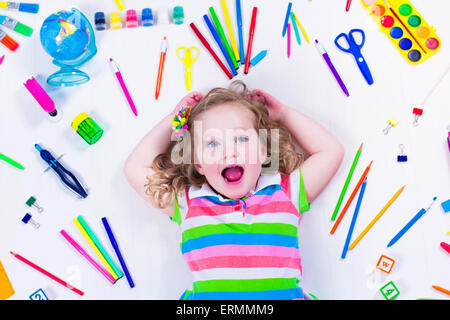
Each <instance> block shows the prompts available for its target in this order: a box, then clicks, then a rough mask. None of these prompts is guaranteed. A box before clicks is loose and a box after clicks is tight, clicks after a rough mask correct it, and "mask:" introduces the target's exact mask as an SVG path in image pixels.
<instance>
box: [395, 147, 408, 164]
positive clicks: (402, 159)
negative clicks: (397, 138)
mask: <svg viewBox="0 0 450 320" xmlns="http://www.w3.org/2000/svg"><path fill="white" fill-rule="evenodd" d="M398 147H399V149H400V154H399V155H398V156H397V162H406V161H408V156H407V155H405V146H404V145H403V144H399V145H398Z"/></svg>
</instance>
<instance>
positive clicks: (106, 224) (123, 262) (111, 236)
mask: <svg viewBox="0 0 450 320" xmlns="http://www.w3.org/2000/svg"><path fill="white" fill-rule="evenodd" d="M102 222H103V226H104V227H105V230H106V233H107V234H108V237H109V241H111V245H112V247H113V248H114V251H115V252H116V255H117V258H118V259H119V262H120V265H121V266H122V269H123V272H124V273H125V277H127V280H128V284H129V285H130V288H133V287H134V282H133V279H132V278H131V275H130V272H129V271H128V268H127V265H126V264H125V260H124V259H123V257H122V254H121V253H120V249H119V245H118V244H117V242H116V239H115V238H114V234H113V233H112V230H111V228H110V227H109V223H108V220H106V217H103V218H102Z"/></svg>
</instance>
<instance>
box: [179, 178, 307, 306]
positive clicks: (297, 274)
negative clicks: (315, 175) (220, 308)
mask: <svg viewBox="0 0 450 320" xmlns="http://www.w3.org/2000/svg"><path fill="white" fill-rule="evenodd" d="M307 210H309V204H308V202H307V200H306V194H305V188H304V185H303V179H302V176H301V173H300V170H295V171H294V172H293V173H292V174H291V175H289V176H283V177H282V176H281V175H280V174H268V175H265V174H262V175H261V176H260V178H259V180H258V184H257V187H256V190H255V191H252V192H250V193H249V194H248V195H247V196H245V197H243V198H241V199H234V200H233V199H227V198H224V197H222V196H221V195H219V194H217V193H216V192H214V190H212V189H211V187H210V186H209V185H208V184H207V183H205V184H204V185H203V186H202V187H201V188H198V187H193V186H192V187H189V188H186V190H185V195H184V196H181V197H180V196H178V197H175V210H174V215H173V217H172V220H173V221H175V222H177V223H178V224H179V226H180V228H181V237H182V239H181V244H180V247H181V253H182V255H183V257H184V258H185V260H186V262H187V264H188V266H189V268H190V270H191V272H192V277H193V284H192V288H191V289H189V290H186V291H185V292H184V293H183V295H182V296H181V299H183V300H184V299H185V300H191V299H195V300H240V299H244V300H277V299H281V300H289V299H305V296H306V297H307V294H306V293H304V292H303V290H302V288H301V287H300V286H299V282H300V280H301V275H302V266H301V259H300V252H299V247H298V225H299V221H300V214H299V212H301V213H302V212H304V211H307Z"/></svg>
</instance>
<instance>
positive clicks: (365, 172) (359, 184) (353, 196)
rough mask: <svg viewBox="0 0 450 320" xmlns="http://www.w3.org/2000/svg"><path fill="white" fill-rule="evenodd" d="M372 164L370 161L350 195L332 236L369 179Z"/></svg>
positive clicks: (335, 224) (332, 230)
mask: <svg viewBox="0 0 450 320" xmlns="http://www.w3.org/2000/svg"><path fill="white" fill-rule="evenodd" d="M372 162H373V160H372V161H370V163H369V165H368V166H367V168H366V170H364V172H363V174H362V175H361V178H360V179H359V181H358V183H357V184H356V187H355V189H354V190H353V192H352V194H351V195H350V198H348V200H347V203H346V204H345V206H344V208H343V209H342V212H341V214H340V215H339V217H338V218H337V220H336V222H335V223H334V226H333V228H332V229H331V231H330V234H333V233H334V232H335V231H336V229H337V227H338V226H339V223H341V220H342V218H343V217H344V214H345V212H347V209H348V207H350V204H351V203H352V201H353V199H354V198H355V196H356V193H357V192H358V190H359V188H360V187H361V185H362V183H363V182H364V179H365V178H366V177H367V174H368V173H369V170H370V166H371V165H372Z"/></svg>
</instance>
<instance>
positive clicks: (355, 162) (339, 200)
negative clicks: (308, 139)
mask: <svg viewBox="0 0 450 320" xmlns="http://www.w3.org/2000/svg"><path fill="white" fill-rule="evenodd" d="M362 147H363V143H361V146H360V147H359V149H358V151H356V155H355V158H354V159H353V163H352V166H351V168H350V171H349V173H348V175H347V179H346V180H345V183H344V187H343V188H342V191H341V194H340V195H339V199H338V202H337V204H336V207H335V208H334V212H333V215H332V217H331V221H334V219H336V215H337V213H338V211H339V208H340V206H341V203H342V200H343V199H344V196H345V193H346V192H347V188H348V185H349V183H350V180H351V179H352V176H353V172H354V171H355V168H356V165H357V164H358V160H359V157H360V155H361V151H362Z"/></svg>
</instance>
